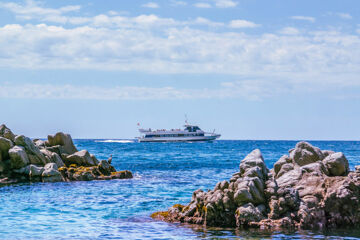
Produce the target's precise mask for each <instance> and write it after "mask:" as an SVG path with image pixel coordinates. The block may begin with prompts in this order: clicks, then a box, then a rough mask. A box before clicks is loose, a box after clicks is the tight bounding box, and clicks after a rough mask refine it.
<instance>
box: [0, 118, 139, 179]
mask: <svg viewBox="0 0 360 240" xmlns="http://www.w3.org/2000/svg"><path fill="white" fill-rule="evenodd" d="M125 178H132V174H131V172H129V171H119V172H117V171H116V169H115V168H114V167H113V166H112V165H111V164H110V163H108V162H107V161H106V160H103V161H101V162H99V161H98V160H97V159H96V157H95V156H94V155H92V154H90V153H89V152H88V151H86V150H82V151H78V150H77V149H76V147H75V145H74V144H73V141H72V138H71V136H70V135H69V134H64V133H61V132H59V133H56V134H55V135H49V136H48V140H47V141H41V140H39V139H34V140H31V139H30V138H28V137H25V136H23V135H18V136H16V135H14V134H13V133H12V132H11V130H10V129H9V128H7V127H6V126H5V125H1V126H0V184H12V183H18V182H39V181H42V182H61V181H91V180H105V179H108V180H111V179H125Z"/></svg>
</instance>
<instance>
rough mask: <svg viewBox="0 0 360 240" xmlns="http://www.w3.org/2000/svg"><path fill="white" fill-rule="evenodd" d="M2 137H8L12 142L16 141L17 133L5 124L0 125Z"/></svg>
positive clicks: (0, 135)
mask: <svg viewBox="0 0 360 240" xmlns="http://www.w3.org/2000/svg"><path fill="white" fill-rule="evenodd" d="M0 137H4V138H7V139H9V140H11V141H12V142H14V139H15V135H14V134H13V133H12V132H11V130H10V129H9V128H7V127H6V126H5V124H2V125H0Z"/></svg>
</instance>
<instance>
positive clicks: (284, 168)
mask: <svg viewBox="0 0 360 240" xmlns="http://www.w3.org/2000/svg"><path fill="white" fill-rule="evenodd" d="M293 169H294V165H293V164H292V163H285V164H284V165H282V166H281V168H280V170H279V172H278V173H277V174H276V176H275V178H279V177H281V176H282V175H284V174H285V173H287V172H289V171H291V170H293Z"/></svg>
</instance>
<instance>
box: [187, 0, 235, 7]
mask: <svg viewBox="0 0 360 240" xmlns="http://www.w3.org/2000/svg"><path fill="white" fill-rule="evenodd" d="M237 5H238V2H236V1H233V0H210V1H208V2H205V1H204V0H203V1H201V2H198V3H195V4H194V6H195V7H198V8H212V7H216V8H232V7H236V6H237Z"/></svg>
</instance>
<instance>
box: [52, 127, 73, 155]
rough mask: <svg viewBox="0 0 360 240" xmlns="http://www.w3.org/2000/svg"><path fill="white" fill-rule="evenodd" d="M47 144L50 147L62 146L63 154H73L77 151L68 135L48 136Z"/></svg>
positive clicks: (60, 133) (59, 133)
mask: <svg viewBox="0 0 360 240" xmlns="http://www.w3.org/2000/svg"><path fill="white" fill-rule="evenodd" d="M48 143H49V145H50V146H56V145H60V146H63V147H64V148H63V149H64V152H63V153H67V154H73V153H75V152H77V151H78V150H77V149H76V147H75V145H74V143H73V140H72V138H71V136H70V134H65V133H62V132H58V133H56V134H55V135H49V136H48ZM59 155H60V154H59Z"/></svg>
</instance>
